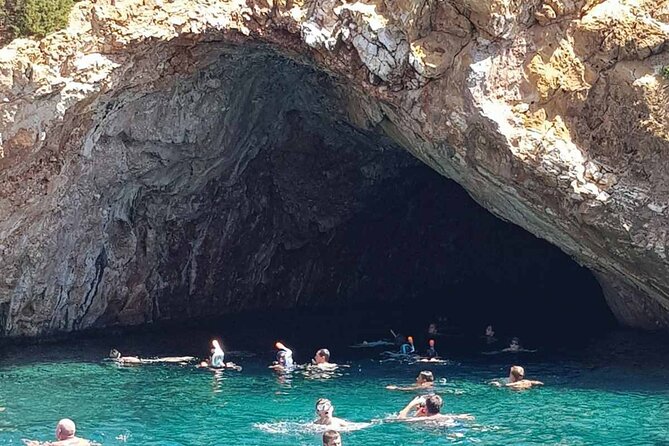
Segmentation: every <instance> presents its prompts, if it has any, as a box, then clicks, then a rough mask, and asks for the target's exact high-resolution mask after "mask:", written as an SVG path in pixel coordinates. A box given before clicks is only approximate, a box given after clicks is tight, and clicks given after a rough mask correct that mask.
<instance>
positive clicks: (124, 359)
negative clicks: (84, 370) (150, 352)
mask: <svg viewBox="0 0 669 446" xmlns="http://www.w3.org/2000/svg"><path fill="white" fill-rule="evenodd" d="M109 359H111V360H112V361H114V362H117V363H119V364H141V363H142V360H141V359H140V358H139V357H138V356H123V355H121V352H119V351H118V350H116V349H115V348H112V349H111V350H110V351H109Z"/></svg>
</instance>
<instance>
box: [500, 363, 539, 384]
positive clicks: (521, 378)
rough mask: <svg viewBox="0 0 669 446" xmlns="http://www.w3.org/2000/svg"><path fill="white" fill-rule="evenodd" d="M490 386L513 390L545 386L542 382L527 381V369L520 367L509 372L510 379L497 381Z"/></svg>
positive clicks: (512, 368)
mask: <svg viewBox="0 0 669 446" xmlns="http://www.w3.org/2000/svg"><path fill="white" fill-rule="evenodd" d="M490 384H492V385H493V386H497V387H510V388H512V389H519V390H521V389H529V388H531V387H532V386H543V385H544V383H542V382H541V381H533V380H530V379H525V369H524V368H522V367H521V366H519V365H514V366H512V367H511V369H510V370H509V377H508V378H505V379H501V380H497V381H492V382H491V383H490Z"/></svg>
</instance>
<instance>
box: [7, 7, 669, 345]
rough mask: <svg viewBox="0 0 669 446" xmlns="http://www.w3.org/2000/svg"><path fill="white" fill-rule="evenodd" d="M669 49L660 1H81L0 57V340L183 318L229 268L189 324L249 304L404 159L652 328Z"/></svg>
mask: <svg viewBox="0 0 669 446" xmlns="http://www.w3.org/2000/svg"><path fill="white" fill-rule="evenodd" d="M668 37H669V1H659V0H546V1H540V0H533V1H530V0H527V1H520V0H511V1H502V0H368V1H357V2H351V1H346V0H279V1H272V0H247V1H242V0H231V1H218V0H173V1H168V0H162V1H161V0H143V1H141V0H116V1H115V4H111V3H109V2H108V1H102V0H100V1H98V2H89V1H84V2H81V3H78V4H77V6H76V8H75V10H74V11H73V13H72V16H71V20H70V26H69V28H68V29H66V30H64V31H61V32H58V33H55V34H52V35H50V36H48V37H46V38H45V39H43V40H41V41H31V40H15V41H14V42H12V43H10V44H9V45H7V46H6V47H4V48H3V49H2V50H1V51H0V99H1V102H0V111H1V113H0V132H1V134H2V142H1V146H0V153H1V154H2V156H3V158H2V160H0V176H1V180H2V181H1V186H0V255H1V260H0V270H2V272H3V277H2V280H1V281H0V322H2V327H3V329H4V333H6V334H8V335H26V334H27V335H35V334H40V333H47V332H53V331H59V330H75V329H81V328H86V327H90V326H96V325H106V324H112V323H122V324H129V323H141V322H145V321H150V320H154V319H156V318H160V317H171V316H174V315H178V314H179V313H180V312H188V311H191V310H188V308H189V303H188V299H189V298H190V297H188V296H191V297H192V296H195V295H198V293H201V295H202V296H208V297H206V298H205V297H202V298H201V299H205V300H206V299H216V298H214V297H212V295H213V294H212V289H213V288H214V287H215V286H216V277H217V274H218V273H220V271H221V269H220V268H223V265H230V264H239V265H243V267H241V266H240V267H239V268H238V269H235V268H232V269H231V270H230V269H228V270H226V273H225V274H226V280H227V281H228V282H227V288H228V290H229V292H228V293H227V294H225V296H224V297H221V299H222V301H221V302H218V303H211V305H210V306H207V305H205V306H203V307H202V308H203V310H202V311H204V312H206V311H208V310H207V308H218V307H219V306H221V305H223V306H225V305H232V306H234V305H241V304H240V303H239V302H238V300H239V299H241V297H240V296H241V295H242V294H243V293H244V292H248V289H247V288H245V287H244V286H241V285H240V287H238V288H236V287H235V285H234V284H235V283H239V284H242V283H245V284H246V283H252V284H253V287H254V288H253V289H258V287H262V286H263V284H270V283H271V284H273V285H272V286H276V284H275V283H274V282H275V280H274V279H276V278H272V277H268V275H271V273H272V271H278V269H280V267H279V266H277V265H276V264H274V266H273V267H270V266H271V264H272V262H275V263H276V262H278V263H281V261H284V260H286V259H285V258H283V260H282V257H281V256H282V255H283V256H290V247H291V246H299V245H300V244H303V243H305V240H306V238H308V237H307V236H306V235H305V234H307V233H312V236H314V237H315V236H317V235H318V234H324V233H327V231H328V230H329V229H331V228H333V227H335V226H337V225H338V224H340V223H341V222H342V221H344V220H345V219H346V218H348V217H347V216H348V215H350V213H351V212H353V210H355V209H356V206H358V205H359V203H361V202H362V201H364V199H365V198H364V197H365V196H366V194H370V193H372V192H370V191H372V190H373V189H374V188H375V187H379V185H380V184H381V183H383V182H384V181H386V180H390V181H394V180H393V178H401V177H402V175H403V172H405V170H404V169H406V168H408V166H410V165H411V162H410V161H408V160H407V159H406V158H403V157H402V156H401V152H400V151H399V150H397V147H402V148H404V149H406V150H407V151H409V152H410V153H411V154H413V155H414V156H415V157H416V158H418V159H420V160H422V161H423V162H425V163H426V164H428V165H429V166H430V167H432V168H433V169H434V170H436V171H437V172H439V173H441V174H442V175H444V176H446V177H449V178H452V179H454V180H455V181H457V182H458V183H460V184H461V185H462V186H463V187H464V188H465V189H466V190H467V191H468V192H469V193H470V194H471V196H472V197H474V198H475V199H476V200H477V201H478V202H479V203H480V204H481V205H483V206H484V207H486V208H487V209H489V210H491V211H492V212H494V213H495V214H497V215H498V216H500V217H501V218H503V219H506V220H509V221H511V222H513V223H516V224H518V225H519V226H521V227H523V228H525V229H527V230H528V231H530V232H532V233H533V234H535V235H537V236H539V237H542V238H544V239H546V240H548V241H550V242H551V243H553V244H555V245H557V246H559V247H560V248H561V249H562V250H564V251H565V252H567V253H568V254H569V255H571V256H572V257H573V258H574V259H576V260H577V261H578V262H580V263H582V264H584V265H586V266H588V267H589V268H590V269H592V270H593V271H594V272H595V274H596V276H597V278H598V280H599V281H600V283H601V285H602V287H603V290H604V292H605V294H606V297H607V301H608V303H609V305H610V306H611V308H612V310H613V311H614V313H615V314H616V316H617V317H618V318H619V319H620V320H621V321H622V322H623V323H625V324H627V325H630V326H636V327H643V328H667V327H669V262H668V261H667V252H666V250H667V249H666V248H667V242H668V241H667V230H668V229H669V221H668V220H667V213H668V212H669V210H667V208H669V196H668V195H667V189H669V170H668V169H669V143H668V138H669V126H668V123H667V112H668V110H667V107H668V106H667V104H668V102H667V94H668V93H667V91H668V90H667V89H668V87H669V83H668V82H667V80H665V79H664V78H663V77H662V75H661V70H662V68H663V67H664V66H665V65H669V54H667V52H666V51H665V50H666V42H667V38H668ZM305 141H307V142H309V143H304V142H305ZM314 141H318V144H313V142H314ZM301 142H302V143H304V144H303V145H304V146H305V147H303V150H301V151H299V152H300V154H299V155H298V154H295V153H294V150H292V149H291V150H287V151H281V150H279V151H278V152H276V151H270V152H263V150H261V149H260V148H262V147H270V146H271V147H274V148H277V147H278V148H281V147H284V148H286V147H289V148H294V147H296V146H297V147H299V146H300V143H301ZM307 146H309V147H313V146H319V147H322V148H323V150H322V151H321V150H319V151H318V153H309V151H310V149H309V148H308V147H307ZM354 146H355V147H356V149H353V147H354ZM276 153H278V155H277V154H276ZM263 154H265V155H263ZM341 156H343V157H344V158H343V160H344V161H341V160H342V158H340V157H341ZM335 157H336V158H335ZM263 160H264V161H263ZM340 163H342V164H341V165H340ZM282 164H283V167H282ZM293 168H294V172H295V173H294V175H292V176H291V175H289V174H285V172H290V171H291V169H293ZM272 169H277V170H281V172H284V173H282V174H281V175H279V176H276V175H272V174H271V172H272ZM249 172H251V173H249ZM316 174H317V175H319V178H321V177H323V178H326V177H327V178H336V179H337V180H338V181H340V182H341V184H340V185H341V189H338V190H340V193H341V194H340V195H337V196H334V197H333V196H331V191H327V190H324V189H319V188H318V187H316V188H315V189H314V188H312V187H311V185H313V184H320V183H322V179H319V178H311V177H310V175H312V176H313V175H316ZM263 188H264V190H263ZM272 194H275V195H276V196H279V197H282V198H283V200H282V202H283V203H284V204H283V208H282V212H280V213H273V212H269V211H268V209H270V207H268V206H267V202H266V200H264V199H263V197H265V198H266V197H268V196H270V195H272ZM296 196H297V197H303V198H304V199H300V200H298V199H294V197H296ZM240 203H243V205H240ZM305 203H311V204H310V205H309V206H306V205H305ZM305 206H306V207H305ZM268 212H269V213H268ZM270 214H271V215H270ZM220 216H225V218H219V217H220ZM232 227H234V230H232V229H230V228H232ZM277 228H280V230H277ZM314 234H315V235H314ZM244 237H255V238H257V240H255V243H256V248H255V249H254V250H253V252H237V251H236V249H235V246H236V245H237V242H238V241H239V239H240V238H244ZM305 237H306V238H305ZM239 245H240V246H244V244H243V243H239ZM164 256H171V257H173V258H177V259H180V260H182V262H180V263H178V266H177V264H173V265H172V266H167V264H166V263H165V262H163V263H161V259H162V258H163V257H164ZM240 259H244V261H243V262H240ZM201 262H208V263H213V264H216V265H219V267H220V268H219V269H216V268H214V269H213V270H212V271H209V272H208V273H207V274H198V268H200V266H199V265H201ZM161 265H162V266H161ZM312 267H313V266H312ZM277 268H278V269H277ZM304 268H309V267H308V266H304ZM306 276H308V274H306ZM277 277H278V276H277ZM282 277H283V276H282ZM302 277H305V275H303V276H302ZM281 280H288V279H285V278H283V279H281ZM306 283H307V282H305V281H296V282H294V283H287V284H283V287H282V289H288V290H291V293H293V294H297V295H299V294H300V293H301V292H302V290H303V287H304V286H305V284H306ZM219 285H220V284H219ZM175 288H179V290H180V292H175ZM195 290H198V291H195ZM207 290H209V291H207ZM161 295H173V296H179V299H176V298H175V299H176V300H175V301H174V302H172V303H171V304H169V305H168V304H167V303H164V302H163V303H162V304H161V303H160V302H159V300H160V297H159V296H161ZM184 296H186V297H184ZM177 301H178V302H177ZM214 304H215V305H214ZM161 305H162V307H163V310H161V309H160V308H161ZM36 315H37V316H36Z"/></svg>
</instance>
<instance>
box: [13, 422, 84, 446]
mask: <svg viewBox="0 0 669 446" xmlns="http://www.w3.org/2000/svg"><path fill="white" fill-rule="evenodd" d="M55 434H56V441H47V442H44V443H40V442H39V441H34V440H31V441H24V443H25V445H26V446H91V444H92V443H91V442H90V441H88V440H86V439H84V438H79V437H77V436H76V435H75V434H76V426H75V424H74V421H72V420H70V419H69V418H63V419H62V420H60V421H59V422H58V424H57V425H56V432H55Z"/></svg>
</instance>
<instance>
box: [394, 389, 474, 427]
mask: <svg viewBox="0 0 669 446" xmlns="http://www.w3.org/2000/svg"><path fill="white" fill-rule="evenodd" d="M443 405H444V401H443V400H442V399H441V397H440V396H439V395H436V394H434V393H433V394H430V395H427V396H417V397H416V398H414V399H412V400H411V402H410V403H409V404H407V406H406V407H405V408H404V409H402V410H401V411H400V413H399V415H398V416H397V418H398V419H400V420H407V421H427V420H434V419H447V420H472V419H473V418H474V417H472V416H471V415H466V414H463V415H443V414H442V413H441V408H442V406H443ZM412 411H413V413H412Z"/></svg>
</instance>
